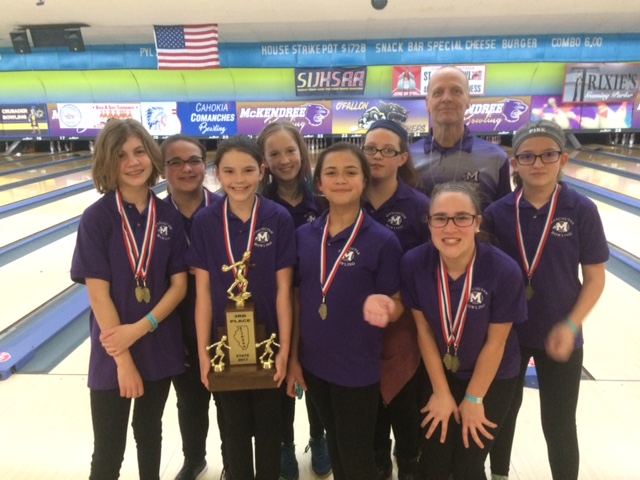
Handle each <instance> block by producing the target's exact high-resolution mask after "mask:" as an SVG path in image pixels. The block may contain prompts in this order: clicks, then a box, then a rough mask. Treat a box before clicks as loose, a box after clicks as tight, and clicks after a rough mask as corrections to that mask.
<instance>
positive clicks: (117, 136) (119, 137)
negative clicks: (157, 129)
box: [91, 119, 164, 193]
mask: <svg viewBox="0 0 640 480" xmlns="http://www.w3.org/2000/svg"><path fill="white" fill-rule="evenodd" d="M131 136H135V137H137V138H139V139H140V141H141V142H142V145H143V146H144V149H145V150H146V152H147V155H149V158H150V159H151V165H152V167H153V171H152V172H151V175H150V176H149V179H148V180H147V185H148V186H150V187H151V186H153V185H155V184H156V183H157V182H158V178H160V175H161V174H162V171H163V165H164V162H163V160H162V153H161V152H160V148H159V147H158V145H157V144H156V142H155V140H154V139H153V138H152V137H151V135H150V134H149V132H147V131H146V130H145V128H144V127H143V126H142V124H141V123H140V122H138V121H136V120H133V119H126V120H109V121H107V124H106V125H105V127H104V129H103V130H102V132H100V135H99V136H98V139H97V140H96V144H95V148H94V151H93V165H92V167H91V173H92V175H93V184H94V185H95V187H96V190H97V191H98V192H100V193H107V192H112V191H114V190H115V189H116V188H117V187H118V168H119V167H120V157H119V152H120V150H121V149H122V146H123V145H124V144H125V143H126V142H127V140H129V137H131Z"/></svg>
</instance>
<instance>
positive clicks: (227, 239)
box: [222, 195, 260, 278]
mask: <svg viewBox="0 0 640 480" xmlns="http://www.w3.org/2000/svg"><path fill="white" fill-rule="evenodd" d="M259 207H260V198H259V197H258V196H257V195H256V197H255V199H254V201H253V209H252V210H251V220H250V222H249V223H250V228H249V238H248V239H247V248H246V250H245V253H248V254H251V252H252V251H253V242H254V239H255V236H256V225H257V224H258V208H259ZM228 211H229V197H227V198H225V200H224V203H223V204H222V226H223V228H224V246H225V249H226V250H227V258H228V259H229V265H233V264H235V263H236V261H235V259H234V258H233V251H232V250H231V234H230V232H229V219H228V217H227V215H228ZM232 271H233V276H234V278H237V276H238V272H237V271H236V270H235V269H232ZM241 273H242V275H243V276H246V273H247V266H245V267H244V268H243V271H242V272H241Z"/></svg>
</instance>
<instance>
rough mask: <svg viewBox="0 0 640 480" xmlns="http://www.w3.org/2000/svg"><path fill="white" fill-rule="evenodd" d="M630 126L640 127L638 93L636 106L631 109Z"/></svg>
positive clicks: (639, 100)
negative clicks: (631, 118)
mask: <svg viewBox="0 0 640 480" xmlns="http://www.w3.org/2000/svg"><path fill="white" fill-rule="evenodd" d="M631 127H632V128H640V93H639V94H638V95H636V107H635V109H634V110H633V120H632V123H631Z"/></svg>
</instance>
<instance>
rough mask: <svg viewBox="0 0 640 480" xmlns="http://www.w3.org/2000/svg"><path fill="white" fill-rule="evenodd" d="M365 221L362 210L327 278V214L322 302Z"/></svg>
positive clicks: (321, 259)
mask: <svg viewBox="0 0 640 480" xmlns="http://www.w3.org/2000/svg"><path fill="white" fill-rule="evenodd" d="M363 221H364V212H363V211H362V209H360V212H359V213H358V218H356V223H355V224H354V226H353V230H351V235H349V238H348V239H347V243H346V244H345V246H344V248H343V249H342V253H340V255H338V258H336V261H335V263H334V264H333V268H332V269H331V272H330V273H329V276H327V239H328V238H329V214H327V223H326V224H325V226H324V230H323V231H322V244H321V246H320V285H321V286H322V297H323V299H322V302H323V303H324V297H326V296H327V292H328V291H329V288H331V283H333V279H334V278H335V276H336V273H338V267H339V266H340V262H341V261H342V259H343V258H344V256H345V254H346V253H347V252H348V251H349V249H350V248H351V245H353V242H354V241H355V240H356V237H357V236H358V231H360V227H361V226H362V222H363Z"/></svg>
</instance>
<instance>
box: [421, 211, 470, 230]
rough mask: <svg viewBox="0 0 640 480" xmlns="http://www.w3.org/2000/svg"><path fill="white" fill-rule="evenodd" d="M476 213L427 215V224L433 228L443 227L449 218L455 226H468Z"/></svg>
mask: <svg viewBox="0 0 640 480" xmlns="http://www.w3.org/2000/svg"><path fill="white" fill-rule="evenodd" d="M477 216H478V215H471V214H470V213H459V214H458V215H455V216H453V217H447V216H446V215H429V216H428V217H427V221H428V222H429V226H430V227H433V228H443V227H446V226H447V224H448V223H449V220H453V224H454V225H455V226H456V227H470V226H471V225H473V222H474V221H475V220H476V217H477Z"/></svg>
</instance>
